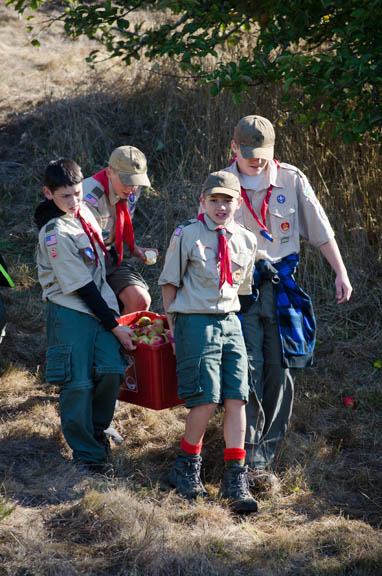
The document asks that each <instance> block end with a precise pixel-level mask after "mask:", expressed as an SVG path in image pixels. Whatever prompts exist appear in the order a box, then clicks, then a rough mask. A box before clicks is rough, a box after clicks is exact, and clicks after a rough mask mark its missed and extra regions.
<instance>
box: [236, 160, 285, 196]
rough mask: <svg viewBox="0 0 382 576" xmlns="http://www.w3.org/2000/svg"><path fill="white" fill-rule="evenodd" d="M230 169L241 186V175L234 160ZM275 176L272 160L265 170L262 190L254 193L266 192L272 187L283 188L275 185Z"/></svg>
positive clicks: (274, 165) (276, 170) (274, 166)
mask: <svg viewBox="0 0 382 576" xmlns="http://www.w3.org/2000/svg"><path fill="white" fill-rule="evenodd" d="M230 169H231V170H230V171H231V172H233V173H234V174H235V175H236V176H237V177H238V178H239V180H240V184H241V185H242V179H241V178H240V176H241V173H240V172H239V170H238V167H237V160H235V161H234V162H233V163H232V164H231V166H230ZM277 176H278V169H277V165H276V163H275V162H273V160H272V161H269V162H268V166H267V169H266V174H265V178H264V180H263V185H262V188H261V190H256V192H261V191H262V190H268V188H269V186H272V188H283V186H280V184H277ZM248 190H250V188H248Z"/></svg>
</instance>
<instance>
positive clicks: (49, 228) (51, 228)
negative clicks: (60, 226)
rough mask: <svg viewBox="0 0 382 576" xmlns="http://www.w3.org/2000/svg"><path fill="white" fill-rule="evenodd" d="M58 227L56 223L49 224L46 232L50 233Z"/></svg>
mask: <svg viewBox="0 0 382 576" xmlns="http://www.w3.org/2000/svg"><path fill="white" fill-rule="evenodd" d="M55 226H56V222H55V221H53V222H49V223H48V224H47V225H46V226H45V232H50V231H51V230H54V228H55Z"/></svg>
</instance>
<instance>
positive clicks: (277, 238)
mask: <svg viewBox="0 0 382 576" xmlns="http://www.w3.org/2000/svg"><path fill="white" fill-rule="evenodd" d="M225 170H227V171H229V172H233V173H234V174H236V176H237V177H238V178H239V180H240V182H241V184H242V178H241V174H240V172H238V169H237V164H236V162H234V163H233V164H232V165H231V166H229V167H228V168H225ZM270 184H272V186H273V188H272V193H271V197H270V200H269V208H268V212H267V216H266V226H267V228H268V230H269V232H270V233H271V235H272V237H273V242H270V241H269V240H267V239H266V238H264V237H263V236H262V235H261V234H260V230H261V229H260V226H259V225H258V224H257V222H256V220H255V219H254V217H253V216H252V214H251V213H250V211H249V210H248V208H247V206H246V205H245V203H244V202H243V203H242V205H241V207H240V208H239V210H238V211H237V212H236V213H235V221H236V222H238V223H240V224H242V225H243V226H245V227H246V228H247V229H248V230H251V231H252V232H254V233H255V234H256V238H257V255H256V260H269V261H271V262H279V261H280V260H281V259H282V258H284V257H285V256H289V254H294V253H296V254H298V253H299V252H300V236H302V237H303V238H305V239H306V240H307V241H308V242H309V243H310V244H312V245H313V246H321V245H322V244H325V243H326V242H328V241H329V240H331V239H332V238H334V232H333V229H332V227H331V225H330V223H329V220H328V218H327V216H326V214H325V212H324V209H323V208H322V206H321V204H320V202H319V201H318V199H317V197H316V195H315V193H314V192H313V189H312V187H311V185H310V184H309V182H308V180H307V178H306V176H305V175H304V174H303V173H302V172H300V170H298V169H297V168H295V166H291V165H290V164H285V163H281V164H280V165H279V168H277V165H276V164H275V163H274V162H269V167H268V170H267V173H266V175H265V179H264V180H263V185H262V190H259V191H254V190H248V189H247V190H246V192H247V195H248V198H249V201H250V202H251V205H252V208H253V210H254V211H255V212H256V214H257V215H258V216H259V218H260V219H261V206H262V203H263V200H264V198H265V195H266V193H267V189H268V187H269V185H270ZM242 186H243V184H242ZM243 187H244V186H243Z"/></svg>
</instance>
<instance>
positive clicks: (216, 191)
mask: <svg viewBox="0 0 382 576" xmlns="http://www.w3.org/2000/svg"><path fill="white" fill-rule="evenodd" d="M203 193H204V195H205V196H211V195H212V194H225V195H226V196H231V198H240V196H241V193H240V192H239V191H238V190H232V189H231V188H220V187H215V188H207V189H206V190H203Z"/></svg>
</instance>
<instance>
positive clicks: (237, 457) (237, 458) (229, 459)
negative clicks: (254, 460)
mask: <svg viewBox="0 0 382 576" xmlns="http://www.w3.org/2000/svg"><path fill="white" fill-rule="evenodd" d="M246 453H247V452H246V450H244V449H243V448H225V449H224V462H225V464H226V465H228V466H230V465H232V464H240V466H243V465H244V462H245V455H246Z"/></svg>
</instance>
